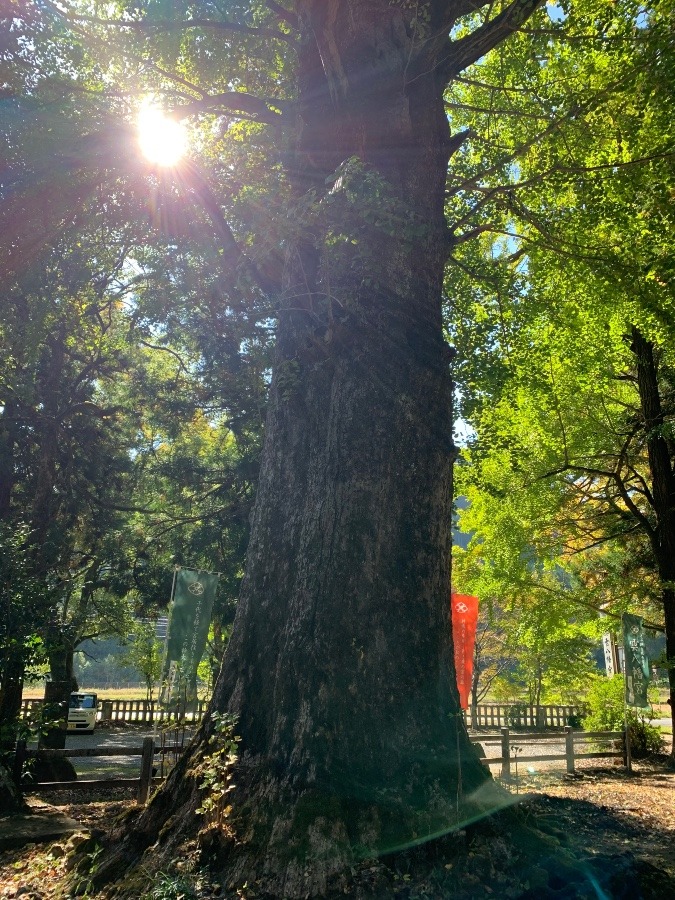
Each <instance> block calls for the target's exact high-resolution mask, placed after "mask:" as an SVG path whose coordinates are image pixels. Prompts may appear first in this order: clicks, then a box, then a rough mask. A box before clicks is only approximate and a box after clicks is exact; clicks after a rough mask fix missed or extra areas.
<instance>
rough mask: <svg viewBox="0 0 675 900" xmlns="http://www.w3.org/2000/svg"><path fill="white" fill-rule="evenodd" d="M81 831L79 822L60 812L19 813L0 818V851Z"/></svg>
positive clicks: (39, 842)
mask: <svg viewBox="0 0 675 900" xmlns="http://www.w3.org/2000/svg"><path fill="white" fill-rule="evenodd" d="M78 831H82V825H81V823H80V822H76V821H75V819H71V818H70V817H69V816H64V815H63V814H62V813H56V812H48V813H47V812H41V813H33V814H31V813H21V814H18V815H14V816H5V817H3V818H1V819H0V851H3V850H11V849H13V848H16V847H25V845H26V844H43V843H45V842H46V841H53V840H56V839H57V838H60V837H63V836H64V835H70V834H75V833H76V832H78Z"/></svg>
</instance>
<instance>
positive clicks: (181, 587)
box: [159, 569, 219, 706]
mask: <svg viewBox="0 0 675 900" xmlns="http://www.w3.org/2000/svg"><path fill="white" fill-rule="evenodd" d="M218 578H219V576H218V575H217V574H214V573H212V572H200V571H197V570H196V569H179V570H178V571H177V572H176V580H175V584H174V591H173V604H172V606H171V613H170V616H169V625H168V631H167V640H166V657H165V659H164V668H163V672H162V687H161V691H160V696H159V702H160V703H161V704H162V705H163V706H169V705H174V704H179V703H181V702H185V703H188V704H191V703H194V701H195V700H196V699H197V666H198V665H199V663H200V661H201V658H202V655H203V653H204V649H205V647H206V640H207V638H208V635H209V625H210V624H211V611H212V609H213V601H214V599H215V596H216V591H217V590H218Z"/></svg>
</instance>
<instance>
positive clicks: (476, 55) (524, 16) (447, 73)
mask: <svg viewBox="0 0 675 900" xmlns="http://www.w3.org/2000/svg"><path fill="white" fill-rule="evenodd" d="M542 2H543V0H513V3H511V5H510V6H508V7H507V8H506V9H505V10H504V11H503V12H501V13H500V14H499V15H498V16H495V17H494V19H491V20H489V21H488V22H486V23H485V24H484V25H481V26H480V28H477V29H476V30H475V31H472V32H471V34H468V35H466V37H463V38H460V39H459V40H458V41H453V40H451V41H450V42H449V44H450V46H449V52H448V56H447V58H446V61H445V62H444V63H443V64H442V65H441V71H442V73H443V75H444V77H445V79H446V81H450V80H451V79H452V78H453V77H454V76H455V75H459V73H460V72H462V71H463V70H464V69H466V68H468V67H469V66H470V65H472V63H475V62H476V60H478V59H480V58H481V56H485V54H486V53H488V52H489V51H490V50H492V49H493V48H494V47H496V46H497V44H499V43H501V41H503V40H504V39H505V38H507V37H508V36H509V35H510V34H512V33H513V32H515V31H518V29H519V28H520V26H521V25H523V24H524V23H525V22H526V21H527V20H528V19H529V18H530V16H531V15H532V14H533V13H534V11H535V10H536V9H537V7H538V6H540V5H541V3H542Z"/></svg>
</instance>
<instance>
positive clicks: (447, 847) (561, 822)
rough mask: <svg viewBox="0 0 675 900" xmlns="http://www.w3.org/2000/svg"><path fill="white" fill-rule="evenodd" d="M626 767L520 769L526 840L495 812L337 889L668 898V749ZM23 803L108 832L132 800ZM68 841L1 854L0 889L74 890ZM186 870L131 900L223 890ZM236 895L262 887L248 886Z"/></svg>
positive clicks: (380, 893)
mask: <svg viewBox="0 0 675 900" xmlns="http://www.w3.org/2000/svg"><path fill="white" fill-rule="evenodd" d="M634 767H635V768H634V773H633V775H628V774H627V772H626V770H625V769H624V768H623V767H618V766H608V767H604V768H600V767H593V766H590V765H587V766H586V767H585V768H584V769H583V770H582V771H581V772H580V774H579V777H575V778H567V777H565V776H564V775H562V773H561V772H560V771H557V772H556V771H551V770H548V771H544V772H539V773H536V774H528V773H526V774H525V776H524V777H522V778H521V779H519V782H518V783H517V784H511V785H509V790H510V791H511V792H512V793H517V794H518V795H519V799H521V800H522V803H521V805H520V809H521V810H522V815H521V819H522V818H524V820H525V823H526V824H527V825H528V826H529V830H530V832H531V833H532V834H533V835H536V837H535V839H534V844H533V845H532V846H531V847H530V848H529V849H528V848H523V847H522V846H520V847H515V848H514V845H513V844H512V843H511V842H510V839H509V837H508V836H505V835H504V829H503V827H502V826H500V824H499V822H496V823H488V824H485V823H484V824H483V825H482V826H478V827H476V828H471V829H466V830H465V831H462V832H460V833H458V834H453V835H451V836H449V837H448V839H444V841H442V842H440V843H439V842H434V847H433V848H430V846H429V845H428V846H427V847H425V848H422V849H419V850H417V851H414V852H408V853H401V854H397V855H396V856H392V857H388V858H386V859H380V860H373V861H371V862H366V863H364V864H362V865H361V866H360V867H359V868H358V869H357V870H355V872H354V878H353V882H352V884H351V885H350V887H349V888H348V889H345V888H344V887H342V888H341V889H340V894H341V895H344V894H348V895H351V896H354V897H378V898H386V897H392V896H397V897H405V898H411V900H412V898H414V900H425V898H427V900H442V898H445V897H452V898H455V900H474V898H496V897H506V898H514V900H515V898H523V900H546V898H560V900H566V898H594V900H639V898H641V897H643V898H644V900H661V898H663V900H672V898H674V897H675V769H673V768H672V767H671V766H670V765H669V761H668V758H667V757H665V756H663V757H659V758H656V759H652V760H651V761H649V762H642V763H635V764H634ZM47 800H49V802H47ZM30 802H31V805H32V806H33V807H34V808H36V809H38V808H40V807H42V808H43V809H44V808H49V809H51V810H53V809H54V808H57V809H58V810H59V811H60V812H63V813H65V814H66V815H68V816H71V817H72V818H74V819H76V820H77V821H78V822H79V823H80V824H81V826H82V830H83V831H85V832H87V831H90V830H92V829H94V830H97V829H98V830H102V831H105V829H106V828H107V827H108V826H109V824H110V822H111V821H112V819H113V818H114V817H115V816H116V815H117V814H118V813H120V812H123V811H124V810H126V809H128V808H129V807H132V806H134V801H133V800H132V799H130V798H129V796H128V794H127V796H125V795H124V790H121V791H117V792H115V791H108V792H107V794H106V795H105V796H104V797H99V798H98V799H97V800H96V801H94V802H89V803H84V802H82V801H81V800H80V799H79V798H77V799H76V797H75V795H74V794H72V795H71V796H70V797H67V796H64V795H63V794H61V795H58V796H57V795H53V796H52V797H49V798H45V797H44V796H43V797H41V799H40V800H39V801H38V800H35V799H31V801H30ZM76 842H77V838H76V839H75V841H74V842H73V840H72V839H61V840H59V841H55V842H52V843H48V844H43V845H35V844H34V845H28V846H26V847H23V848H22V849H20V850H11V851H6V852H4V853H3V854H1V855H0V898H3V900H9V898H15V897H16V898H19V897H21V898H23V900H56V898H57V897H58V898H59V900H62V898H66V897H69V896H72V894H71V893H70V892H69V890H68V889H67V888H65V889H64V885H65V878H66V876H67V870H68V869H69V868H70V863H69V860H70V857H69V855H68V854H69V850H70V848H71V846H72V844H73V843H76ZM189 869H190V863H189V860H188V859H183V860H180V861H178V862H177V863H176V870H175V872H174V873H173V874H172V873H167V874H163V875H162V876H161V877H162V878H164V882H163V883H162V884H161V885H159V887H158V885H157V883H156V884H155V885H154V888H153V887H152V886H150V885H149V888H148V892H147V893H146V894H144V895H143V897H139V900H154V898H158V897H161V898H162V900H179V898H181V900H200V898H210V897H224V896H226V894H225V893H224V892H223V890H222V888H221V886H220V885H219V883H218V879H217V877H215V878H214V876H213V875H210V876H208V877H205V876H203V877H202V876H200V875H199V874H198V873H195V874H194V875H190V874H189ZM84 887H86V885H85V886H84ZM83 889H84V888H83ZM85 896H88V895H86V893H85ZM238 896H239V897H246V898H249V897H250V898H256V897H259V896H261V895H259V894H256V891H255V886H251V887H249V888H248V889H247V890H246V891H245V892H243V893H239V894H238Z"/></svg>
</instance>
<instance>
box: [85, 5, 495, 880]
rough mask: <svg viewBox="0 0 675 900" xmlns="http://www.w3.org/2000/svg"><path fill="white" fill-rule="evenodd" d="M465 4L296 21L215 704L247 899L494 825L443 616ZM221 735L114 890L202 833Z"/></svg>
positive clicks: (171, 788)
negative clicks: (248, 522)
mask: <svg viewBox="0 0 675 900" xmlns="http://www.w3.org/2000/svg"><path fill="white" fill-rule="evenodd" d="M460 5H462V4H452V3H447V2H440V0H439V2H432V3H428V4H424V7H425V9H428V11H429V20H428V22H427V23H426V25H425V26H424V29H423V31H420V30H419V28H418V25H416V24H415V22H414V21H413V20H415V21H416V16H415V7H416V5H415V4H412V5H410V4H407V3H391V2H388V0H387V2H384V0H382V2H368V3H366V2H354V0H352V2H345V0H320V2H319V0H298V2H297V3H296V4H295V8H296V11H297V13H298V16H299V21H300V23H301V34H300V41H299V51H298V52H299V62H298V92H299V98H298V121H297V130H296V133H295V140H294V145H293V152H292V153H291V154H289V156H288V157H287V159H288V178H289V181H290V183H291V185H292V188H293V191H294V193H295V196H296V198H297V200H298V206H297V207H296V208H294V209H292V211H291V213H290V214H289V215H290V217H292V218H294V220H295V221H294V224H296V225H297V226H298V228H297V232H299V233H300V237H299V238H298V239H297V240H296V241H295V242H294V243H293V245H292V246H291V245H289V247H288V248H287V254H286V265H285V277H284V291H283V295H282V297H281V301H280V308H279V319H278V330H277V351H276V353H277V356H276V365H275V371H274V377H273V382H272V388H271V396H270V401H269V408H268V418H267V424H266V432H265V449H264V454H263V460H262V468H261V474H260V483H259V488H258V495H257V501H256V507H255V511H254V516H253V523H252V536H251V541H250V546H249V552H248V560H247V572H246V577H245V579H244V583H243V587H242V592H241V596H240V600H239V604H238V607H237V614H236V619H235V623H234V631H233V636H232V638H231V640H230V643H229V646H228V648H227V651H226V654H225V657H224V662H223V666H222V669H221V672H220V676H219V680H218V683H217V686H216V690H215V694H214V700H213V708H214V709H215V710H219V711H222V710H226V711H228V712H230V713H232V714H233V715H235V716H236V717H237V733H238V734H239V735H240V736H241V745H240V746H241V752H240V756H239V760H238V762H237V764H236V771H235V776H234V782H235V784H236V789H235V790H234V791H233V793H232V795H231V797H232V799H231V803H232V807H233V811H232V814H231V816H230V818H229V819H228V823H229V825H228V831H227V833H223V835H222V836H221V841H220V852H221V853H223V857H222V859H223V863H222V865H223V866H224V868H225V869H226V872H227V878H228V883H229V884H230V885H231V886H232V887H236V886H237V885H241V884H242V883H243V882H244V881H249V883H251V882H255V883H256V885H257V887H258V888H259V889H260V890H262V891H263V892H265V891H267V892H268V893H269V894H271V895H274V896H298V897H299V896H303V897H304V896H309V895H314V894H319V893H322V892H323V891H325V890H326V887H327V885H328V884H329V883H330V882H331V879H335V878H340V877H342V875H343V873H344V872H345V871H347V870H348V868H349V866H350V865H351V864H353V863H354V862H355V861H358V859H359V858H361V857H370V856H373V855H378V854H382V853H387V852H392V851H394V850H396V849H401V848H403V847H406V846H409V845H411V844H414V843H418V842H422V841H424V840H427V839H429V838H431V837H433V836H437V835H439V834H443V833H446V832H447V831H449V830H452V829H453V828H456V827H460V826H461V822H462V821H464V819H463V817H464V816H466V815H469V814H470V815H474V814H476V812H477V810H478V809H481V810H482V809H485V808H487V807H490V804H491V802H492V800H491V799H490V797H489V796H488V795H489V794H490V790H489V788H488V785H487V782H488V780H489V775H488V774H487V773H486V771H485V769H484V768H483V767H482V766H481V764H480V762H479V761H478V757H477V755H476V753H475V752H474V751H473V748H472V747H471V745H470V743H469V740H468V736H467V732H466V728H465V725H464V721H463V716H462V713H461V710H460V708H459V698H458V694H457V689H456V682H455V673H454V663H453V650H452V636H451V627H450V616H449V592H450V549H451V518H452V516H451V511H452V483H451V482H452V463H453V458H454V453H455V448H454V446H453V442H452V385H451V377H450V371H449V360H450V357H451V354H450V353H449V348H448V347H447V345H446V343H445V341H444V337H443V328H442V315H441V301H442V280H443V273H444V267H445V263H446V259H447V252H448V245H449V242H448V240H447V235H446V224H445V220H444V214H443V205H444V191H445V182H446V177H447V167H448V160H449V156H450V152H451V149H452V146H453V143H452V140H451V135H450V132H449V128H448V121H447V118H446V115H445V111H444V107H443V90H444V86H445V85H444V77H443V75H442V73H441V67H440V62H441V60H445V58H446V56H447V53H448V47H449V43H448V32H449V29H450V27H451V24H452V21H453V18H454V17H453V16H452V15H451V11H452V9H457V8H459V6H460ZM455 145H456V142H455ZM301 201H302V202H301ZM211 730H212V729H211V725H209V724H208V723H205V725H204V726H203V727H202V729H201V732H200V734H199V735H198V737H197V742H196V744H193V746H192V748H191V751H190V753H189V754H186V756H185V757H184V758H183V760H182V761H181V763H180V764H179V766H178V767H177V768H176V769H175V770H174V773H172V776H171V777H170V779H169V781H168V784H167V786H166V788H165V789H164V790H163V791H161V792H160V794H159V795H158V796H157V798H156V799H155V801H154V802H153V803H152V804H151V805H150V807H149V808H148V810H147V811H146V813H145V814H144V815H142V816H141V818H140V820H139V821H138V823H137V824H136V826H135V827H134V828H133V829H132V830H131V831H130V832H127V833H126V834H125V835H124V836H122V840H121V841H119V842H118V843H117V846H116V849H115V850H114V851H113V852H112V853H109V854H108V856H107V857H106V859H105V860H104V861H103V863H102V865H101V867H100V869H99V873H98V876H97V877H98V879H99V881H103V880H105V879H106V878H109V877H110V876H111V875H112V874H114V873H115V872H118V871H119V869H120V867H121V866H125V865H127V864H128V861H129V858H130V857H131V856H132V855H135V856H136V858H137V857H138V854H139V853H141V852H142V851H143V850H144V849H145V847H147V846H148V845H149V844H151V843H153V842H154V841H155V840H156V838H157V836H158V834H159V832H160V831H161V830H162V829H163V831H162V841H165V842H166V847H167V848H169V847H170V846H174V845H175V842H176V841H177V840H179V839H180V838H181V836H183V837H184V836H185V834H186V833H187V832H186V830H185V829H186V828H187V829H188V830H189V828H190V827H194V826H193V825H192V826H191V825H190V823H191V822H193V820H194V817H193V815H192V813H193V812H194V809H195V806H196V804H197V797H198V790H197V779H196V776H195V775H194V771H195V770H194V766H195V765H196V762H197V760H199V759H200V754H202V753H203V746H204V743H205V741H206V740H207V738H208V736H209V734H210V733H211ZM191 772H192V773H193V774H192V775H191V774H190V773H191ZM469 808H470V809H471V813H468V812H467V810H468V809H469ZM168 816H171V817H172V820H171V821H172V827H171V828H165V827H164V826H165V823H166V819H167V817H168ZM228 835H229V837H228ZM115 840H116V841H117V837H116V838H115ZM214 852H215V851H214V848H213V846H212V845H209V853H211V854H213V853H214Z"/></svg>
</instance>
